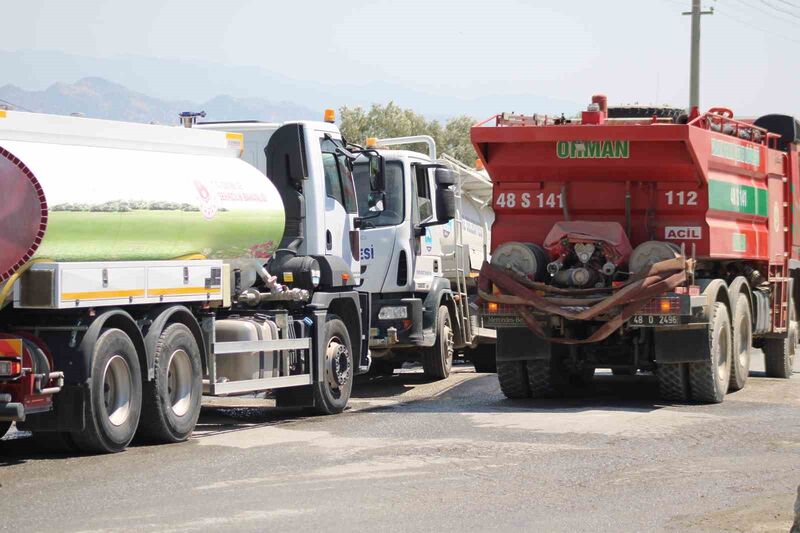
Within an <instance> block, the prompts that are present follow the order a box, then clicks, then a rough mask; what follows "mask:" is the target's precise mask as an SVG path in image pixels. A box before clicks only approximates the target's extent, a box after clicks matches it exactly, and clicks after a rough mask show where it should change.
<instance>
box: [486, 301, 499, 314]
mask: <svg viewBox="0 0 800 533" xmlns="http://www.w3.org/2000/svg"><path fill="white" fill-rule="evenodd" d="M486 308H487V309H488V310H489V312H490V313H496V312H497V311H498V310H499V309H500V306H499V305H497V303H496V302H489V303H488V304H486Z"/></svg>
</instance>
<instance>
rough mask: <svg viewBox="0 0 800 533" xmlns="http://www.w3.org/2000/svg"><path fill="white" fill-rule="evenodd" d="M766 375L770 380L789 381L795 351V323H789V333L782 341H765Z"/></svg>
mask: <svg viewBox="0 0 800 533" xmlns="http://www.w3.org/2000/svg"><path fill="white" fill-rule="evenodd" d="M763 350H764V364H765V369H766V374H767V376H768V377H771V378H782V379H789V378H790V377H792V370H793V368H794V354H795V351H796V350H797V322H795V321H794V320H792V321H790V322H789V332H788V333H787V335H786V337H785V338H783V339H767V340H766V342H765V343H764V348H763Z"/></svg>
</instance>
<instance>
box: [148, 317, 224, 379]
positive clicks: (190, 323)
mask: <svg viewBox="0 0 800 533" xmlns="http://www.w3.org/2000/svg"><path fill="white" fill-rule="evenodd" d="M152 316H155V318H151V320H152V323H151V324H150V325H149V326H148V327H147V334H146V335H145V337H144V348H145V354H146V356H147V366H146V370H147V380H148V381H150V380H152V379H154V378H155V352H156V345H157V344H158V339H159V337H161V333H162V332H163V331H164V329H165V328H166V327H167V326H168V325H169V324H173V323H180V324H183V325H185V326H186V327H187V328H189V331H191V332H192V335H193V336H194V338H195V340H196V341H197V346H198V347H199V348H200V360H201V361H202V364H203V372H206V371H207V370H208V353H207V350H206V343H205V342H204V341H203V331H202V329H201V328H200V324H199V323H198V322H197V319H196V318H195V317H194V315H193V314H192V312H191V311H189V309H188V308H186V307H184V306H182V305H172V306H165V307H158V308H156V309H153V310H152V311H151V312H149V313H148V315H147V318H150V317H152ZM142 370H145V369H144V368H143V369H142Z"/></svg>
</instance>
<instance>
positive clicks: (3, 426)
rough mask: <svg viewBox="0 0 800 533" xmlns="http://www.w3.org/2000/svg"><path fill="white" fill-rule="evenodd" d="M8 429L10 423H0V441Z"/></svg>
mask: <svg viewBox="0 0 800 533" xmlns="http://www.w3.org/2000/svg"><path fill="white" fill-rule="evenodd" d="M9 429H11V422H0V439H2V438H3V437H5V436H6V433H8V430H9Z"/></svg>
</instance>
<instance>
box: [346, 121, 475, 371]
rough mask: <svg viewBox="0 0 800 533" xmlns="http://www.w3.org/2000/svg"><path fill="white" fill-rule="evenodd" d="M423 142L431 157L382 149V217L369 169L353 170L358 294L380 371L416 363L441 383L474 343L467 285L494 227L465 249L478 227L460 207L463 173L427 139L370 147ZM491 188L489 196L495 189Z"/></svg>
mask: <svg viewBox="0 0 800 533" xmlns="http://www.w3.org/2000/svg"><path fill="white" fill-rule="evenodd" d="M420 141H422V142H425V143H427V144H428V146H429V151H430V155H426V154H423V153H421V152H416V151H410V150H390V149H385V148H381V149H380V150H379V152H380V154H381V155H382V156H383V157H384V159H385V168H386V170H385V195H384V197H383V205H382V211H381V212H380V214H377V215H371V214H370V212H369V209H370V205H369V204H370V202H369V201H368V196H369V187H368V179H367V177H368V166H367V162H366V161H357V162H356V164H355V166H354V171H353V173H354V175H355V181H356V190H357V194H358V199H359V207H360V210H361V213H360V214H361V217H362V231H361V254H360V255H361V272H362V283H361V285H360V286H359V290H361V291H364V292H367V293H368V294H369V295H370V299H371V305H372V316H371V318H372V320H371V324H372V327H371V328H370V348H371V352H372V357H373V365H374V370H375V372H376V373H391V372H392V371H393V370H394V369H395V368H397V367H398V366H399V365H401V364H402V363H403V362H405V361H416V362H421V363H422V364H423V368H424V371H425V373H426V374H427V375H428V376H429V377H432V378H435V379H443V378H445V377H447V375H448V374H449V372H450V369H451V366H452V360H453V355H454V352H455V350H458V349H463V348H466V347H470V346H474V345H475V343H476V337H475V332H474V328H473V327H472V324H471V323H470V320H469V318H470V315H469V310H468V294H467V293H468V288H467V280H468V278H469V273H470V272H471V271H472V270H475V271H477V269H479V268H480V264H481V263H482V260H483V257H484V256H485V253H486V252H487V249H488V240H487V241H486V242H483V238H484V237H485V236H488V225H489V224H490V222H489V223H488V224H487V223H485V221H484V222H480V223H479V226H480V228H481V230H485V233H482V232H477V233H479V234H480V235H481V237H480V238H479V240H480V241H481V243H480V244H479V245H478V246H474V245H473V246H471V247H470V246H465V245H464V243H465V237H466V235H467V232H466V231H464V230H465V227H466V226H467V225H468V224H471V225H472V226H475V224H474V223H471V222H467V221H466V220H465V219H464V218H463V217H461V212H460V211H463V210H459V209H458V208H457V206H460V205H462V203H461V202H462V193H463V190H462V187H463V184H464V172H463V170H465V169H463V168H458V163H457V162H455V161H453V160H449V161H448V160H446V159H442V160H437V159H436V150H435V144H434V143H433V140H432V139H430V138H429V137H425V136H420V137H410V138H408V137H407V138H401V139H382V140H375V141H374V142H373V141H370V142H368V146H369V145H370V144H374V145H377V146H383V147H386V146H391V145H394V144H406V143H415V142H417V143H418V142H420ZM444 157H445V158H446V157H447V156H444ZM486 181H487V182H488V180H486ZM485 189H486V190H487V191H491V185H490V184H489V185H488V187H485ZM489 211H490V209H489ZM467 229H468V230H469V229H470V228H467ZM473 244H474V243H473ZM473 252H474V253H473ZM476 254H477V255H476ZM472 255H475V257H474V258H473V257H471V256H472Z"/></svg>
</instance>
